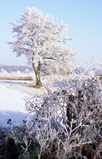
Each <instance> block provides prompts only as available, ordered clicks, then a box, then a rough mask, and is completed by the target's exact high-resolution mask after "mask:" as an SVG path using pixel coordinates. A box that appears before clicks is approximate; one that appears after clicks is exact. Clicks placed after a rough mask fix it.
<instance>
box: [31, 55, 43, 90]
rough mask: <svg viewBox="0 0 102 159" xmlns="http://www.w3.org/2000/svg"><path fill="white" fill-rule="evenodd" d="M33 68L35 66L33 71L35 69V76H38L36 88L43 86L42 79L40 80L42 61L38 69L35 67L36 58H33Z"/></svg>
mask: <svg viewBox="0 0 102 159" xmlns="http://www.w3.org/2000/svg"><path fill="white" fill-rule="evenodd" d="M32 66H33V69H34V72H35V76H36V86H39V87H40V86H41V85H42V84H41V79H40V70H41V64H40V61H39V63H38V67H37V69H36V67H35V63H34V56H33V57H32Z"/></svg>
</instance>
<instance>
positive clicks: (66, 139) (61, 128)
mask: <svg viewBox="0 0 102 159" xmlns="http://www.w3.org/2000/svg"><path fill="white" fill-rule="evenodd" d="M26 108H27V110H28V112H29V113H31V114H32V115H33V119H32V121H31V123H30V124H31V125H32V132H35V133H36V138H37V140H38V142H39V144H40V146H41V149H40V154H39V158H40V157H41V158H47V157H48V156H50V157H53V158H63V159H64V158H71V156H74V157H75V156H76V158H77V157H78V155H79V156H80V158H81V157H82V158H85V157H83V156H82V155H83V154H82V147H83V145H87V144H88V145H89V144H93V143H95V144H96V145H97V146H96V150H95V155H94V157H95V156H98V158H101V152H102V147H101V145H102V132H101V131H102V79H101V77H100V76H95V75H94V74H92V75H90V76H89V75H84V74H75V73H72V74H70V75H69V76H68V77H67V79H66V80H65V81H63V84H61V87H60V88H59V89H58V90H57V91H55V92H48V95H47V96H46V97H45V96H37V97H33V98H31V99H29V100H27V101H26ZM100 147H101V148H100ZM96 158H97V157H96Z"/></svg>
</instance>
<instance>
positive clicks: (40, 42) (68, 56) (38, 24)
mask: <svg viewBox="0 0 102 159" xmlns="http://www.w3.org/2000/svg"><path fill="white" fill-rule="evenodd" d="M11 24H12V25H13V33H15V41H14V42H9V43H8V44H9V45H10V46H11V48H12V50H13V52H15V53H16V54H17V56H21V55H22V54H23V55H25V56H26V57H27V59H28V62H29V63H32V65H33V69H34V72H35V75H36V85H41V81H40V72H41V70H42V68H43V70H44V71H45V72H46V73H51V72H53V73H62V74H63V72H64V71H66V72H67V68H68V69H70V68H71V66H72V63H71V61H73V60H74V59H75V56H76V54H75V53H73V52H72V51H71V49H69V48H68V47H67V43H68V41H70V40H72V39H71V38H70V39H69V38H68V37H67V34H66V31H67V25H66V24H63V21H61V22H58V21H57V20H56V19H54V17H53V16H51V17H50V16H49V15H48V14H47V15H44V14H43V13H42V12H41V11H40V10H38V9H36V8H27V10H26V11H25V12H24V13H23V14H22V16H21V18H20V19H19V20H18V21H17V23H16V24H14V23H11ZM36 62H37V65H35V63H36Z"/></svg>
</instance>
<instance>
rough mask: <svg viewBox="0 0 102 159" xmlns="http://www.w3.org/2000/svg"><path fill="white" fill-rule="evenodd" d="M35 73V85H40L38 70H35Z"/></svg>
mask: <svg viewBox="0 0 102 159" xmlns="http://www.w3.org/2000/svg"><path fill="white" fill-rule="evenodd" d="M35 75H36V86H41V85H42V84H41V79H40V72H39V71H36V73H35Z"/></svg>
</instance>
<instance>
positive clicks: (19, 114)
mask: <svg viewBox="0 0 102 159" xmlns="http://www.w3.org/2000/svg"><path fill="white" fill-rule="evenodd" d="M29 84H32V81H29V82H28V81H11V80H10V81H8V80H7V81H3V80H2V81H0V125H1V126H8V124H7V121H8V119H11V120H12V122H13V124H14V125H19V124H20V122H21V121H22V119H24V118H25V117H26V113H27V112H26V109H25V100H24V99H26V98H31V97H33V96H34V95H35V94H36V95H40V94H42V93H46V89H44V88H41V89H36V88H33V87H29Z"/></svg>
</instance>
